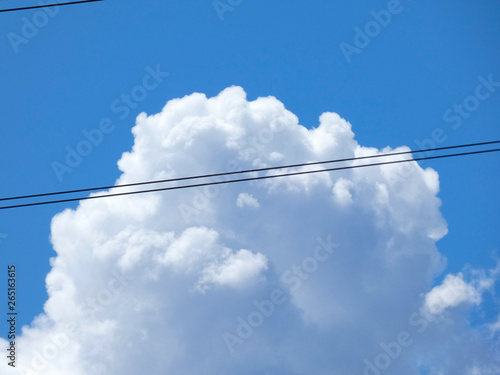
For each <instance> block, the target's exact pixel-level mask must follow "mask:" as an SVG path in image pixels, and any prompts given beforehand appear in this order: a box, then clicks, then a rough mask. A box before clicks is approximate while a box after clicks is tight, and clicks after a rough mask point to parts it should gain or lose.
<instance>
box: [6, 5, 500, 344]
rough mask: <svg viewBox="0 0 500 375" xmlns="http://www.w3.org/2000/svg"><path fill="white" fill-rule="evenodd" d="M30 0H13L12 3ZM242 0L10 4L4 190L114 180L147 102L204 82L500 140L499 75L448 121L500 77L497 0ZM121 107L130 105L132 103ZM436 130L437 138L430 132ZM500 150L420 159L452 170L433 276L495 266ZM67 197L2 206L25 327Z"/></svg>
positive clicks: (445, 173)
mask: <svg viewBox="0 0 500 375" xmlns="http://www.w3.org/2000/svg"><path fill="white" fill-rule="evenodd" d="M223 2H225V0H223ZM32 4H33V3H32V2H30V1H25V0H23V1H12V0H10V1H9V0H4V1H2V2H1V6H2V7H4V8H7V7H15V6H21V5H26V6H28V5H32ZM390 6H393V7H394V9H397V12H395V13H393V14H391V19H390V20H389V21H388V24H387V25H386V26H385V27H380V28H379V29H380V30H378V31H377V32H374V34H376V35H374V36H373V37H371V38H370V42H369V44H368V45H367V46H366V47H363V48H358V50H357V51H358V52H357V53H354V54H352V55H351V56H349V58H347V59H346V56H345V54H344V53H343V51H342V48H341V44H342V43H348V44H350V45H352V46H355V41H354V39H355V36H356V29H355V28H356V27H358V28H359V29H361V30H365V28H366V26H367V24H369V23H370V22H372V21H373V20H374V15H373V13H372V12H380V11H382V10H387V9H388V7H390ZM230 7H231V8H232V9H231V11H227V12H225V13H224V14H223V15H222V17H223V19H221V16H220V15H219V14H218V13H217V11H216V9H215V8H214V3H213V2H212V1H211V0H203V1H200V0H198V1H194V0H185V1H171V2H170V1H169V2H166V1H160V0H149V1H144V2H138V1H130V0H122V1H117V0H106V1H104V2H97V3H92V4H85V5H76V6H67V7H61V8H52V9H51V10H50V11H51V12H56V14H55V15H54V14H53V13H51V14H50V15H43V14H46V13H43V12H44V11H42V10H30V11H22V12H11V13H0V17H1V19H2V20H1V22H0V51H1V53H2V58H1V59H0V77H1V85H0V103H1V104H0V108H1V114H2V128H1V129H2V136H1V137H0V160H1V162H0V178H1V182H2V183H1V185H0V195H1V196H12V195H22V194H30V193H37V192H49V191H54V190H67V189H74V188H80V187H87V186H94V185H103V184H104V185H108V184H113V183H114V182H115V180H116V179H117V178H118V177H119V175H120V172H119V170H118V169H117V166H116V163H117V161H118V159H120V157H121V155H122V153H123V152H125V151H129V150H130V149H131V147H132V145H133V142H134V139H133V136H132V133H131V128H132V127H133V126H134V124H135V118H136V116H137V115H138V114H139V113H141V112H146V113H147V114H154V113H158V112H159V111H160V110H161V109H162V107H163V106H164V105H165V103H166V102H167V101H168V100H170V99H173V98H181V97H184V96H185V95H189V94H191V93H193V92H200V93H205V94H206V95H207V96H208V97H212V96H215V95H217V94H218V93H219V92H220V91H222V90H223V89H225V88H226V87H229V86H232V85H237V86H241V87H242V88H243V89H244V90H245V91H246V93H247V95H248V100H255V99H256V98H258V97H263V96H269V95H271V96H274V97H276V98H277V99H278V100H280V101H281V102H282V103H283V104H284V105H285V107H286V108H287V109H288V110H290V111H291V112H293V113H294V114H295V115H297V116H298V118H299V122H300V124H302V125H304V126H305V127H307V128H312V127H316V126H318V124H319V120H318V117H319V116H320V115H321V114H322V113H323V112H336V113H338V114H339V115H340V116H341V117H343V118H344V119H346V120H347V121H349V122H350V123H351V124H352V126H353V132H354V133H355V135H356V140H357V141H358V142H359V143H360V144H361V145H363V146H366V147H376V148H379V149H382V148H383V147H386V146H390V147H393V148H395V147H398V146H403V145H406V146H408V147H410V148H412V149H419V148H422V145H425V147H432V146H433V145H436V146H449V145H454V144H462V143H471V142H481V141H488V140H496V139H499V138H500V130H499V127H498V118H499V117H500V106H499V101H500V87H498V86H497V87H493V88H492V92H489V94H490V95H488V98H487V99H484V100H478V106H477V109H474V110H473V111H469V112H467V118H462V119H461V120H460V126H458V127H457V126H455V127H456V129H454V128H453V125H454V124H455V123H454V122H451V121H446V120H445V118H443V116H444V115H445V113H446V112H447V111H448V110H453V108H454V107H453V106H454V105H455V104H462V105H463V104H464V100H466V98H467V97H469V96H470V95H473V96H474V95H475V90H476V88H477V86H478V85H480V84H481V82H483V80H484V79H485V80H488V77H490V79H492V80H493V81H495V82H499V81H500V68H499V67H500V49H499V48H498V46H499V44H498V43H499V38H500V24H499V23H498V16H499V15H500V4H499V3H498V2H496V1H481V2H473V1H454V2H451V1H443V2H431V1H410V0H402V1H401V2H399V3H398V2H391V1H389V2H387V1H375V2H369V3H364V2H363V3H360V2H332V1H326V0H319V1H314V2H304V1H295V0H291V1H286V2H285V1H274V2H269V1H257V0H254V1H245V0H244V1H242V2H241V3H240V4H239V5H235V6H230ZM41 12H42V15H40V14H41ZM27 22H29V23H30V24H31V25H32V23H33V22H35V23H37V22H38V24H39V25H41V26H34V29H33V26H30V27H28V26H26V24H27ZM30 28H31V29H30ZM30 32H31V34H36V35H31V34H30ZM13 34H16V36H14V35H13ZM18 38H24V39H23V42H22V43H19V42H18V41H19V40H21V39H18ZM16 41H17V42H16ZM347 60H350V62H349V61H347ZM152 70H153V71H157V72H162V73H161V74H160V76H159V77H160V78H159V79H158V80H157V81H156V82H154V77H153V80H151V81H150V82H153V83H157V84H154V86H155V88H154V89H151V90H142V91H140V90H139V89H136V88H137V87H138V86H141V85H143V79H144V77H145V76H146V75H147V74H151V71H152ZM166 73H168V76H166ZM481 77H482V78H481ZM134 89H136V91H135V93H146V96H145V97H143V98H141V100H140V101H138V102H137V103H134V104H133V105H128V104H126V103H125V102H123V99H122V95H123V94H125V95H127V94H128V95H130V94H131V92H132V91H133V90H134ZM137 90H139V91H137ZM486 92H487V91H484V93H486ZM117 101H118V103H119V104H116V103H117ZM113 103H115V107H114V108H115V109H113ZM118 105H120V106H122V107H123V106H125V107H127V114H126V115H125V112H124V111H122V112H119V111H117V110H116V108H117V106H118ZM128 112H129V113H128ZM122 115H123V116H122ZM121 117H123V118H121ZM103 119H109V120H111V122H112V125H110V126H111V127H112V130H110V132H109V133H107V134H104V136H103V140H102V142H100V143H99V144H98V145H96V146H94V147H93V150H92V152H90V154H89V155H88V156H85V157H83V158H82V161H81V162H80V163H78V165H77V166H75V167H74V168H72V171H71V172H70V173H64V174H62V176H61V177H62V178H58V176H57V175H56V173H55V171H54V168H53V165H54V164H53V163H54V162H60V163H64V160H65V158H66V155H67V153H68V151H67V147H68V146H69V147H71V148H73V149H76V147H77V145H78V144H79V142H81V141H82V140H83V139H85V136H84V135H83V133H82V132H83V131H84V130H87V131H91V130H92V129H96V128H99V124H100V122H101V121H102V120H103ZM436 129H441V130H437V132H438V133H439V134H440V136H439V137H438V138H439V140H438V139H434V141H433V143H434V144H433V143H429V140H431V139H432V137H433V134H437V133H436ZM301 161H302V160H297V162H301ZM499 162H500V155H497V154H489V155H482V156H473V157H468V158H460V159H450V160H438V161H430V162H425V163H421V165H422V166H425V167H427V166H430V167H432V168H434V169H435V170H436V171H437V172H438V173H439V178H440V192H439V194H438V197H439V198H440V199H441V200H442V207H441V212H442V215H443V217H444V219H445V220H446V221H447V222H448V230H449V233H448V234H447V235H446V236H445V237H444V238H443V239H442V240H440V241H439V242H438V243H437V246H438V249H439V251H440V252H441V253H442V254H443V255H444V256H446V257H447V262H448V263H447V266H446V269H445V270H444V271H443V274H442V275H441V276H439V277H438V278H436V280H435V283H436V284H439V283H440V282H441V281H442V279H443V277H444V275H445V274H447V273H457V272H460V271H462V270H463V269H464V267H467V265H470V267H472V268H484V269H489V268H493V267H494V266H495V260H494V259H493V256H494V255H493V254H495V252H497V253H496V254H497V256H498V246H499V240H500V238H499V234H498V230H497V227H498V223H499V219H500V216H499V212H500V201H499V200H498V197H497V190H498V185H499V182H500V178H499V173H498V165H499ZM185 174H190V171H189V170H186V171H185ZM66 207H72V208H75V207H77V204H76V203H74V204H62V205H61V204H59V205H51V206H43V207H34V208H25V209H16V210H5V211H0V233H3V234H5V235H6V237H4V238H0V241H1V243H0V251H1V254H2V256H1V264H2V267H3V268H5V267H6V266H7V264H10V263H16V264H17V265H18V268H19V276H18V277H19V296H18V301H19V306H20V307H19V309H20V310H19V311H20V317H19V322H20V324H29V323H30V322H31V321H32V319H33V318H34V317H35V316H37V315H38V314H40V313H41V312H42V308H43V303H44V302H45V301H46V299H47V293H46V289H45V277H46V275H47V273H48V272H49V271H50V269H51V267H50V263H49V259H50V257H53V256H55V252H54V250H53V249H52V246H51V244H50V242H49V237H50V221H51V219H52V217H53V216H54V215H55V214H56V213H58V212H60V211H62V210H63V209H64V208H66ZM485 298H486V299H488V298H491V297H485ZM475 314H477V315H478V316H480V317H481V318H484V317H486V318H490V319H493V318H494V317H495V316H497V315H498V310H497V308H496V307H495V305H494V303H493V302H492V301H486V302H485V304H484V305H482V308H481V309H478V310H477V311H476V312H475ZM475 319H479V318H478V317H477V316H475V317H473V320H474V321H475ZM1 335H2V336H3V337H5V334H4V332H2V333H1Z"/></svg>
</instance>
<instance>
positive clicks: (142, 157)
mask: <svg viewBox="0 0 500 375" xmlns="http://www.w3.org/2000/svg"><path fill="white" fill-rule="evenodd" d="M133 134H134V137H135V143H134V147H133V149H132V150H131V151H130V152H126V153H124V154H123V156H122V158H121V159H120V161H119V162H118V166H119V168H120V170H121V171H122V172H123V173H122V175H121V176H120V178H119V179H118V181H117V183H130V182H137V181H143V180H149V179H157V178H169V177H179V176H185V175H186V171H188V172H189V174H193V175H194V174H205V173H210V172H216V171H220V172H225V171H234V170H238V169H252V168H254V167H255V166H256V165H258V166H267V165H272V164H273V162H276V161H278V160H279V161H280V163H283V164H293V163H296V162H298V161H318V160H326V159H336V158H349V157H354V156H362V155H369V154H376V153H385V152H389V151H391V150H390V149H384V150H377V149H374V148H367V147H363V146H361V145H359V144H358V143H357V141H356V140H355V138H354V133H353V131H352V128H351V125H350V124H349V123H348V122H347V121H346V120H344V119H342V118H341V117H340V116H339V115H337V114H334V113H324V114H323V115H321V116H320V124H319V125H318V126H317V127H316V128H315V129H311V130H308V129H306V128H305V127H303V126H301V125H300V124H299V122H298V119H297V117H296V116H295V115H294V114H292V113H291V112H289V111H287V110H286V109H285V107H284V105H283V104H282V103H281V102H280V101H278V100H277V99H276V98H273V97H267V98H258V99H257V100H254V101H248V100H247V99H246V94H245V92H244V91H243V89H242V88H239V87H231V88H228V89H226V90H224V91H223V92H221V93H220V94H219V95H218V96H216V97H213V98H206V97H205V95H203V94H193V95H190V96H187V97H184V98H182V99H175V100H171V101H169V102H168V103H167V104H166V106H165V107H164V108H163V110H162V111H161V112H160V113H158V114H155V115H151V116H147V115H146V114H144V113H143V114H141V115H139V116H138V118H137V124H136V126H135V127H134V128H133ZM406 149H407V148H401V149H395V150H396V151H399V150H406ZM272 173H275V172H269V174H272ZM438 191H439V179H438V175H437V173H436V172H435V171H433V170H432V169H430V168H427V169H422V168H420V167H419V166H418V165H417V164H416V163H415V162H412V163H409V164H407V165H406V164H394V165H386V166H379V167H371V168H359V169H353V170H345V171H341V172H328V173H322V174H309V175H302V176H296V177H292V178H276V179H268V180H262V181H254V182H248V183H236V184H226V185H217V186H212V187H205V188H199V189H192V190H189V189H182V190H176V191H169V192H165V193H152V194H147V195H137V196H127V197H115V198H110V199H98V200H91V201H84V202H81V204H80V205H79V206H78V208H77V209H76V210H69V209H68V210H65V211H63V212H61V213H59V214H58V215H56V216H55V217H54V218H53V220H52V225H51V233H52V237H51V240H52V244H53V246H54V250H55V251H56V253H57V256H56V257H55V258H54V259H53V260H52V262H51V264H52V270H51V271H50V273H49V275H48V276H47V289H48V293H49V298H48V301H47V302H46V304H45V308H44V313H43V314H42V315H40V316H39V317H38V318H37V319H36V320H35V321H34V322H33V323H32V324H31V326H30V327H25V328H24V330H23V333H22V336H21V337H20V338H19V340H18V342H17V346H18V348H19V353H18V361H19V365H20V366H22V367H24V368H25V369H27V368H29V369H31V372H29V371H27V370H26V372H25V373H28V374H29V373H31V374H36V375H38V374H44V375H45V374H48V375H59V374H61V375H62V374H64V375H66V374H72V375H98V374H107V375H115V374H120V375H132V374H134V375H135V374H137V373H164V374H170V373H172V374H187V373H193V374H194V373H196V374H200V375H204V374H214V373H219V374H234V373H239V374H243V375H245V374H255V373H264V374H265V373H268V374H276V375H282V374H295V375H298V374H310V373H315V374H327V373H328V374H344V373H346V374H347V373H348V374H362V373H363V371H364V368H365V364H364V359H365V358H368V359H370V360H371V359H374V358H376V355H377V353H378V352H379V351H380V350H381V347H380V345H381V343H382V342H383V343H388V342H391V341H394V340H395V338H397V337H398V334H399V333H400V332H401V330H407V331H409V333H410V335H411V338H412V340H413V342H414V344H413V345H412V346H410V347H408V348H405V351H404V352H403V353H402V354H401V357H400V358H398V359H397V360H394V361H391V364H390V367H388V369H387V370H385V373H386V374H399V373H405V374H410V375H416V374H418V371H417V369H416V364H417V363H424V364H425V366H427V367H428V368H432V369H434V368H435V369H436V372H435V373H443V374H451V373H453V374H467V371H468V369H472V368H474V366H476V367H478V366H479V368H481V369H485V368H488V366H490V367H491V368H494V367H493V365H494V364H495V363H496V362H495V361H498V351H496V352H495V350H493V349H491V347H490V346H488V345H489V343H488V342H487V341H485V340H486V339H485V338H483V337H482V336H481V335H480V334H479V333H478V331H476V330H474V329H472V328H470V326H469V325H467V324H465V323H463V319H465V318H464V317H463V316H462V315H459V314H460V312H459V311H456V312H455V315H453V319H455V320H452V321H451V322H457V323H456V324H454V323H453V324H452V323H447V324H444V323H443V324H442V325H439V326H433V328H432V329H431V328H427V330H425V332H423V333H419V332H418V328H420V327H423V325H424V324H426V321H425V320H416V321H415V322H413V321H411V322H410V323H409V321H408V317H409V316H411V314H412V313H413V312H414V311H415V310H416V309H418V307H419V305H420V303H421V302H422V301H421V295H422V294H425V293H427V292H428V291H429V290H430V287H431V285H432V282H433V279H434V278H435V277H436V276H437V275H439V274H440V273H441V272H442V270H443V267H444V264H445V259H444V258H443V256H442V255H441V254H440V253H439V252H438V250H437V248H436V245H435V242H436V241H437V240H438V239H440V238H442V237H443V236H444V235H445V234H446V232H447V227H446V222H445V221H444V219H443V218H442V216H441V213H440V204H441V202H440V200H439V199H438V198H437V196H436V194H437V192H438ZM238 201H239V202H240V204H241V205H242V206H244V207H249V205H250V207H252V206H253V207H255V206H256V203H257V204H258V206H259V209H258V210H257V209H253V210H244V211H242V210H241V209H239V207H238ZM235 202H236V205H235ZM327 238H331V240H332V241H333V242H335V243H339V244H340V247H339V248H338V249H336V251H335V252H334V253H332V255H330V256H328V257H326V253H325V249H328V244H326V245H324V244H323V246H321V245H318V243H321V241H323V242H324V241H327V240H326V239H327ZM283 275H286V277H284V278H283ZM450 277H455V278H458V279H460V277H459V276H450ZM453 280H455V281H456V279H453ZM462 283H463V284H461V283H460V281H458V285H459V286H461V287H462V289H459V290H460V292H459V296H461V297H453V298H452V297H449V296H448V295H447V294H446V291H443V289H439V287H438V289H434V290H433V291H431V292H430V293H429V295H430V296H431V297H432V298H431V297H429V301H430V302H429V306H432V308H433V309H434V310H435V311H441V310H440V309H445V308H448V307H451V306H452V305H454V304H458V303H460V302H462V301H472V302H474V303H475V301H477V295H476V294H475V293H474V291H477V290H479V289H480V287H479V286H478V285H479V284H478V285H474V287H472V286H470V285H469V284H466V283H465V282H464V281H463V280H462ZM445 284H446V282H445ZM485 285H486V284H485ZM276 291H279V292H281V293H282V299H283V301H284V302H283V303H281V304H275V305H274V308H273V313H272V314H267V313H266V314H267V315H269V316H267V315H266V317H265V319H263V320H262V322H260V323H259V324H258V325H256V326H255V327H250V328H251V334H249V335H248V337H246V338H245V339H244V340H243V339H241V338H239V340H241V342H240V341H238V342H237V343H235V346H234V354H233V355H231V354H230V353H229V352H228V348H227V346H226V343H225V341H224V339H223V335H224V333H225V332H229V333H231V334H233V335H237V334H238V330H239V331H240V333H242V332H241V331H242V330H244V329H243V328H241V327H240V326H239V325H240V324H241V322H242V321H243V322H245V321H246V320H247V319H248V318H249V316H250V318H252V317H254V319H255V317H257V318H258V317H259V315H258V314H261V315H263V314H264V313H263V312H261V311H260V310H259V309H258V308H257V307H256V306H261V307H262V306H264V305H265V306H269V305H266V303H264V304H262V303H263V302H262V301H269V300H270V299H271V298H272V297H271V296H273V293H275V292H276ZM274 295H275V294H274ZM255 311H257V312H256V313H254V312H255ZM267 311H270V310H267ZM252 313H254V314H253V315H251V314H252ZM450 319H451V318H450ZM411 323H415V324H413V325H412V324H411ZM429 324H430V323H429ZM429 327H430V326H429ZM248 332H250V331H249V330H248V331H247V333H248ZM454 337H458V338H460V340H458V341H456V342H455V341H454V339H453V338H454ZM0 341H2V342H1V345H2V346H5V345H4V344H5V343H4V341H3V340H0ZM442 351H445V352H446V358H447V360H446V361H444V360H443V356H435V355H434V354H433V353H441V352H442ZM464 352H466V353H467V354H466V355H465V354H464ZM1 371H2V375H3V374H4V373H5V374H6V375H10V374H17V372H16V371H12V370H10V369H6V370H4V368H2V370H1ZM439 371H440V372H439Z"/></svg>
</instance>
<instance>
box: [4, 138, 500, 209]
mask: <svg viewBox="0 0 500 375" xmlns="http://www.w3.org/2000/svg"><path fill="white" fill-rule="evenodd" d="M497 151H500V148H497V149H490V150H481V151H469V152H462V153H456V154H447V155H438V156H425V157H421V158H415V159H404V160H394V161H386V162H380V163H372V164H360V165H351V166H345V167H337V168H328V169H320V170H314V171H303V172H291V173H283V174H279V175H271V176H260V177H249V178H241V179H237V180H227V181H214V182H205V183H200V184H192V185H181V186H171V187H166V188H158V189H150V190H139V191H129V192H125V193H116V194H106V195H97V196H90V197H81V198H68V199H61V200H55V201H45V202H37V203H26V204H19V205H15V206H4V207H0V210H4V209H8V208H20V207H29V206H40V205H45V204H54V203H64V202H74V201H81V200H88V199H98V198H108V197H117V196H122V195H131V194H143V193H152V192H158V191H166V190H178V189H186V188H193V187H202V186H210V185H220V184H228V183H233V182H243V181H254V180H264V179H268V178H277V177H286V176H297V175H303V174H311V173H320V172H330V171H339V170H344V169H354V168H363V167H372V166H377V165H387V164H397V163H405V162H409V161H418V160H430V159H442V158H449V157H455V156H465V155H474V154H484V153H488V152H497Z"/></svg>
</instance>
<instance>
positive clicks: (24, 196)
mask: <svg viewBox="0 0 500 375" xmlns="http://www.w3.org/2000/svg"><path fill="white" fill-rule="evenodd" d="M498 143H500V140H498V141H489V142H479V143H468V144H461V145H454V146H446V147H435V148H428V149H425V150H415V151H401V152H393V153H387V154H378V155H372V156H358V157H352V158H345V159H334V160H326V161H317V162H309V163H300V164H289V165H280V166H276V167H266V168H256V169H247V170H242V171H234V172H222V173H213V174H205V175H197V176H189V177H178V178H171V179H165V180H154V181H144V182H135V183H130V184H121V185H112V186H99V187H92V188H84V189H76V190H64V191H56V192H50V193H40V194H30V195H21V196H15V197H7V198H0V201H9V200H15V199H27V198H40V197H46V196H54V195H61V194H71V193H83V192H86V191H96V190H105V189H112V188H122V187H131V186H140V185H151V184H159V183H165V182H178V181H185V180H195V179H200V178H209V177H222V176H230V175H235V174H241V173H251V172H264V171H271V170H276V169H285V168H297V167H306V166H311V165H320V164H330V163H340V162H346V161H356V160H364V159H371V158H380V157H389V156H398V155H407V154H416V153H422V152H431V151H443V150H451V149H457V148H464V147H477V146H485V145H492V144H498ZM414 160H415V159H414Z"/></svg>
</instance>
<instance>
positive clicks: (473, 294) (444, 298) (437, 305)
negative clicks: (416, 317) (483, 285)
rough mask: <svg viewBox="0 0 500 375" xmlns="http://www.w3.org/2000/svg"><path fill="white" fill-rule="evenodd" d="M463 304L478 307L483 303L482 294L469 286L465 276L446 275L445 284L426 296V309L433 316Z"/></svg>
mask: <svg viewBox="0 0 500 375" xmlns="http://www.w3.org/2000/svg"><path fill="white" fill-rule="evenodd" d="M462 303H470V304H474V305H478V304H479V303H481V294H480V293H479V292H478V291H477V290H476V288H474V286H472V285H469V284H467V283H466V282H465V281H464V279H463V275H462V274H461V273H459V274H458V275H456V276H455V275H451V274H449V275H446V278H445V279H444V281H443V283H442V284H441V285H438V286H436V287H434V288H433V289H432V290H431V291H430V292H429V293H427V294H426V296H425V308H426V309H427V310H428V311H429V312H430V313H431V314H441V313H442V312H444V311H445V310H446V309H448V308H450V307H455V306H458V305H460V304H462Z"/></svg>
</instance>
